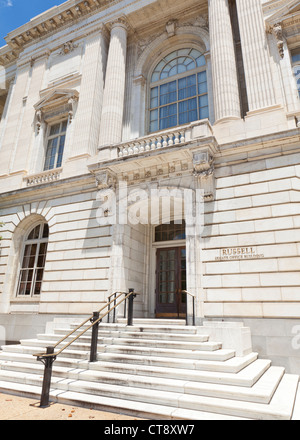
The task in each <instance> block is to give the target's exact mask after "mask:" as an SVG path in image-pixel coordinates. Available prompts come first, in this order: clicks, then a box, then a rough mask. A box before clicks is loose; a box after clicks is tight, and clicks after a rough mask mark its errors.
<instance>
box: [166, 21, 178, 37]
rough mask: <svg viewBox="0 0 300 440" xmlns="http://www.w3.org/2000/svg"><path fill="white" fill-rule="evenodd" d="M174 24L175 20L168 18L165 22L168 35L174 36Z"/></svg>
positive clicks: (175, 24)
mask: <svg viewBox="0 0 300 440" xmlns="http://www.w3.org/2000/svg"><path fill="white" fill-rule="evenodd" d="M176 26H177V20H175V19H174V20H169V21H168V23H167V24H166V31H167V34H168V37H174V35H175V32H176Z"/></svg>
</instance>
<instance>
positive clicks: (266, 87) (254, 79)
mask: <svg viewBox="0 0 300 440" xmlns="http://www.w3.org/2000/svg"><path fill="white" fill-rule="evenodd" d="M236 5H237V12H238V21H239V29H240V36H241V45H242V54H243V61H244V68H245V77H246V86H247V95H248V103H249V111H253V110H257V109H260V108H265V107H270V106H272V105H275V104H276V101H275V92H274V86H273V79H272V74H271V64H270V55H269V50H268V42H267V34H266V29H265V23H264V18H263V12H262V6H261V0H237V2H236Z"/></svg>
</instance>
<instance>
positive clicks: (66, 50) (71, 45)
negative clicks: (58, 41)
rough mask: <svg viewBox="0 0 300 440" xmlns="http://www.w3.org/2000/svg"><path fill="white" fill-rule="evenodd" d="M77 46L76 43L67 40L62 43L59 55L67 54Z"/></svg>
mask: <svg viewBox="0 0 300 440" xmlns="http://www.w3.org/2000/svg"><path fill="white" fill-rule="evenodd" d="M77 47H78V44H75V43H74V42H73V41H67V42H66V43H64V44H63V47H62V49H61V51H60V52H59V55H67V54H68V53H70V52H73V50H75V49H76V48H77Z"/></svg>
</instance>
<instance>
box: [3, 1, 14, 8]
mask: <svg viewBox="0 0 300 440" xmlns="http://www.w3.org/2000/svg"><path fill="white" fill-rule="evenodd" d="M0 6H1V7H3V8H9V7H11V6H13V2H12V0H1V1H0Z"/></svg>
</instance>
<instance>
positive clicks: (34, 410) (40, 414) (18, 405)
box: [0, 393, 141, 420]
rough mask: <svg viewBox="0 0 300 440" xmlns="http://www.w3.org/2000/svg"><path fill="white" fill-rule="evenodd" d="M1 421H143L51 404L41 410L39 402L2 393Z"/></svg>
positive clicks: (0, 399)
mask: <svg viewBox="0 0 300 440" xmlns="http://www.w3.org/2000/svg"><path fill="white" fill-rule="evenodd" d="M0 420H141V419H139V418H137V417H130V416H125V415H121V414H114V413H110V412H103V411H97V410H93V409H87V408H79V407H77V406H68V405H62V404H58V403H51V405H50V406H49V407H48V408H39V401H38V400H35V399H28V398H24V397H18V396H12V395H9V394H3V393H0Z"/></svg>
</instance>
